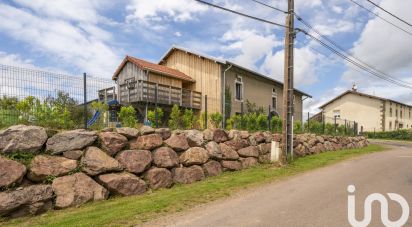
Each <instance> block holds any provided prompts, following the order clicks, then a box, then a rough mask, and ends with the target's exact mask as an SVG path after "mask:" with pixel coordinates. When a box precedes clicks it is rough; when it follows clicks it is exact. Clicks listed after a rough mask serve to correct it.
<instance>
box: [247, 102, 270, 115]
mask: <svg viewBox="0 0 412 227" xmlns="http://www.w3.org/2000/svg"><path fill="white" fill-rule="evenodd" d="M245 104H246V112H247V113H256V114H263V113H265V109H264V108H263V107H262V106H257V105H256V103H252V102H250V101H249V100H247V99H246V102H245Z"/></svg>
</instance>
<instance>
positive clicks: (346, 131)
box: [345, 119, 347, 135]
mask: <svg viewBox="0 0 412 227" xmlns="http://www.w3.org/2000/svg"><path fill="white" fill-rule="evenodd" d="M346 134H347V131H346V119H345V135H346Z"/></svg>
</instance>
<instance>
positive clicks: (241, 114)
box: [240, 102, 246, 129]
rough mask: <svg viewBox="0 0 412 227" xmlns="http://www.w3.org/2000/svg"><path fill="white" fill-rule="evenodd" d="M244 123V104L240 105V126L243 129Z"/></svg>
mask: <svg viewBox="0 0 412 227" xmlns="http://www.w3.org/2000/svg"><path fill="white" fill-rule="evenodd" d="M242 123H243V102H241V103H240V125H241V128H242V129H243V125H242ZM245 127H246V126H245Z"/></svg>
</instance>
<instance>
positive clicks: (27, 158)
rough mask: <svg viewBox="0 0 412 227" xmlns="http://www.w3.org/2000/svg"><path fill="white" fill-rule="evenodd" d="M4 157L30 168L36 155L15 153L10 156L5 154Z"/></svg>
mask: <svg viewBox="0 0 412 227" xmlns="http://www.w3.org/2000/svg"><path fill="white" fill-rule="evenodd" d="M4 156H5V157H7V158H8V159H11V160H14V161H16V162H20V163H22V164H23V165H25V166H29V165H30V163H31V161H32V160H33V158H34V156H35V155H34V154H32V153H28V152H21V151H15V152H13V153H10V154H5V155H4Z"/></svg>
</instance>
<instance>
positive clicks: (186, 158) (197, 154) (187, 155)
mask: <svg viewBox="0 0 412 227" xmlns="http://www.w3.org/2000/svg"><path fill="white" fill-rule="evenodd" d="M179 159H180V163H182V164H183V165H184V166H191V165H201V164H203V163H206V162H207V160H208V159H209V155H208V153H207V150H205V149H204V148H201V147H191V148H189V149H188V150H187V151H185V152H183V153H182V154H181V155H180V157H179Z"/></svg>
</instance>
